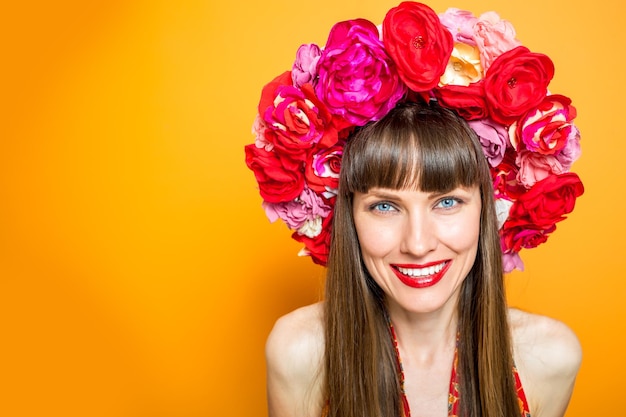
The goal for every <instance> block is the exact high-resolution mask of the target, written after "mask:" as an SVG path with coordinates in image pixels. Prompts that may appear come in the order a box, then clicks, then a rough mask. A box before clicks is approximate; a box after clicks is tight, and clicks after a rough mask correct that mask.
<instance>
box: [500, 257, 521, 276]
mask: <svg viewBox="0 0 626 417" xmlns="http://www.w3.org/2000/svg"><path fill="white" fill-rule="evenodd" d="M502 266H503V269H504V272H506V273H509V272H511V271H513V270H514V269H519V270H520V271H523V270H524V262H522V258H520V256H519V254H518V253H517V252H510V253H503V254H502Z"/></svg>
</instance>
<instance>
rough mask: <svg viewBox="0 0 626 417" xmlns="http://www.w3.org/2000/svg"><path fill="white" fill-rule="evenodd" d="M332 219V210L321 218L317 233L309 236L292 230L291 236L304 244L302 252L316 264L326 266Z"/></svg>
mask: <svg viewBox="0 0 626 417" xmlns="http://www.w3.org/2000/svg"><path fill="white" fill-rule="evenodd" d="M332 220H333V212H332V211H331V213H330V214H329V215H328V217H325V218H324V219H323V220H322V231H321V233H320V234H319V235H317V236H315V237H313V238H311V237H308V236H305V235H302V234H300V233H298V232H294V233H293V234H292V235H291V237H292V238H293V239H295V240H296V241H298V242H300V243H303V244H304V253H305V254H306V255H309V256H311V259H312V260H313V262H315V263H316V264H318V265H322V266H326V263H327V262H328V254H329V252H330V234H331V229H332V227H331V224H332Z"/></svg>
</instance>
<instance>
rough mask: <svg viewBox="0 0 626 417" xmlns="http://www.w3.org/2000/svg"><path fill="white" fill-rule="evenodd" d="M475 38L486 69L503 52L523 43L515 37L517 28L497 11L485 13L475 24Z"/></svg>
mask: <svg viewBox="0 0 626 417" xmlns="http://www.w3.org/2000/svg"><path fill="white" fill-rule="evenodd" d="M474 40H475V41H476V44H477V45H478V49H479V50H480V60H481V62H482V64H483V68H484V70H485V71H487V70H488V69H489V67H490V66H491V64H492V63H493V61H494V60H495V59H496V58H497V57H498V56H500V55H502V54H503V53H505V52H507V51H510V50H511V49H513V48H516V47H518V46H520V45H521V42H520V41H518V40H517V39H515V28H513V25H512V24H511V23H509V22H508V21H506V20H503V19H500V16H498V14H497V13H496V12H487V13H483V14H482V15H481V16H480V17H479V18H478V19H477V22H476V25H475V26H474Z"/></svg>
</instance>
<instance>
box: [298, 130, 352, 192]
mask: <svg viewBox="0 0 626 417" xmlns="http://www.w3.org/2000/svg"><path fill="white" fill-rule="evenodd" d="M344 146H345V143H344V142H343V141H340V142H339V143H337V144H336V145H335V146H331V147H330V148H325V149H322V150H320V151H319V152H316V153H314V154H313V155H312V156H311V158H310V159H309V160H308V161H307V163H306V167H305V178H306V182H307V184H308V186H309V188H311V189H312V190H313V191H315V192H317V193H318V194H320V195H323V196H324V197H326V198H327V199H328V198H330V197H331V195H329V194H332V195H336V194H337V187H338V186H339V169H340V167H341V157H342V156H343V148H344Z"/></svg>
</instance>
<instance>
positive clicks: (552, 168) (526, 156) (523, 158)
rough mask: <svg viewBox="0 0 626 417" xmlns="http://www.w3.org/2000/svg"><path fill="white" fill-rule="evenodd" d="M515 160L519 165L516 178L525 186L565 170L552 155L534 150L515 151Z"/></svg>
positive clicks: (528, 186)
mask: <svg viewBox="0 0 626 417" xmlns="http://www.w3.org/2000/svg"><path fill="white" fill-rule="evenodd" d="M515 162H516V163H517V165H518V166H519V172H518V173H517V180H518V181H519V182H520V183H522V184H523V185H524V186H525V187H526V188H530V187H532V186H533V185H535V183H536V182H538V181H541V180H542V179H544V178H546V177H547V176H548V175H550V174H562V173H564V172H565V169H563V165H561V163H560V162H559V160H558V159H557V158H556V157H554V156H553V155H542V154H539V153H536V152H530V151H526V150H521V151H519V152H518V153H517V158H516V159H515Z"/></svg>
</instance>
